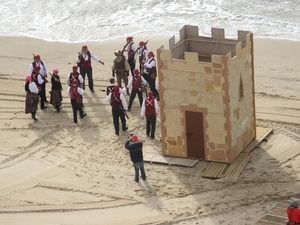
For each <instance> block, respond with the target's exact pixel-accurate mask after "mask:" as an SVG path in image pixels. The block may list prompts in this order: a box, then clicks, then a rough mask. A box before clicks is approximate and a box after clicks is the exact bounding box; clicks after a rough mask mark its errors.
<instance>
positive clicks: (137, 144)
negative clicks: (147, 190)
mask: <svg viewBox="0 0 300 225" xmlns="http://www.w3.org/2000/svg"><path fill="white" fill-rule="evenodd" d="M125 148H126V149H128V150H129V152H130V159H131V161H132V162H133V166H134V171H135V176H134V181H135V182H139V177H140V176H139V171H141V176H142V179H143V180H146V173H145V169H144V159H143V143H142V142H141V141H139V139H138V137H137V135H136V134H132V135H130V136H129V137H128V140H127V141H126V143H125Z"/></svg>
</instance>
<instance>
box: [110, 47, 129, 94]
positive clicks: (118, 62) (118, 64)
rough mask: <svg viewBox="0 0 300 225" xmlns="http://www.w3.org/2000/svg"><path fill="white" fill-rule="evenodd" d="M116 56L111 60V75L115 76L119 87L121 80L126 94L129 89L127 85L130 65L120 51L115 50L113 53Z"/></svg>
mask: <svg viewBox="0 0 300 225" xmlns="http://www.w3.org/2000/svg"><path fill="white" fill-rule="evenodd" d="M114 54H115V56H116V58H115V59H114V61H113V66H112V67H111V69H112V76H113V77H115V76H117V83H118V85H119V87H122V80H123V82H124V85H125V87H126V91H127V95H129V90H128V88H127V85H128V75H129V70H130V66H129V64H128V62H127V60H126V57H125V56H124V55H123V53H122V51H120V50H119V51H116V52H115V53H114Z"/></svg>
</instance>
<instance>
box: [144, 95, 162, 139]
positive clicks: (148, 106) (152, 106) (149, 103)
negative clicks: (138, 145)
mask: <svg viewBox="0 0 300 225" xmlns="http://www.w3.org/2000/svg"><path fill="white" fill-rule="evenodd" d="M158 113H159V106H158V103H157V100H156V99H155V98H154V97H153V92H152V91H149V92H148V97H147V98H146V99H144V101H143V104H142V108H141V118H142V119H144V116H145V115H146V135H147V137H149V135H151V139H154V137H155V126H156V116H157V114H158Z"/></svg>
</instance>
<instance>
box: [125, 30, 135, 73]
mask: <svg viewBox="0 0 300 225" xmlns="http://www.w3.org/2000/svg"><path fill="white" fill-rule="evenodd" d="M126 42H127V46H126V49H125V51H126V52H127V61H128V63H129V65H130V71H131V75H132V76H133V70H134V69H135V62H136V59H137V57H138V54H137V47H136V45H135V43H134V42H133V37H132V36H128V37H127V38H126Z"/></svg>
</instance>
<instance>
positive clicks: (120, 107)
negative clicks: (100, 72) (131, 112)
mask: <svg viewBox="0 0 300 225" xmlns="http://www.w3.org/2000/svg"><path fill="white" fill-rule="evenodd" d="M105 101H107V102H110V105H111V112H112V117H113V123H114V128H115V134H116V135H119V134H120V127H119V119H121V123H122V130H123V131H126V130H127V129H128V127H127V126H126V119H125V115H126V114H127V103H126V99H125V97H124V95H123V94H122V93H120V88H119V85H115V87H114V91H113V92H112V93H110V94H109V95H108V96H107V97H106V99H105Z"/></svg>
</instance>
